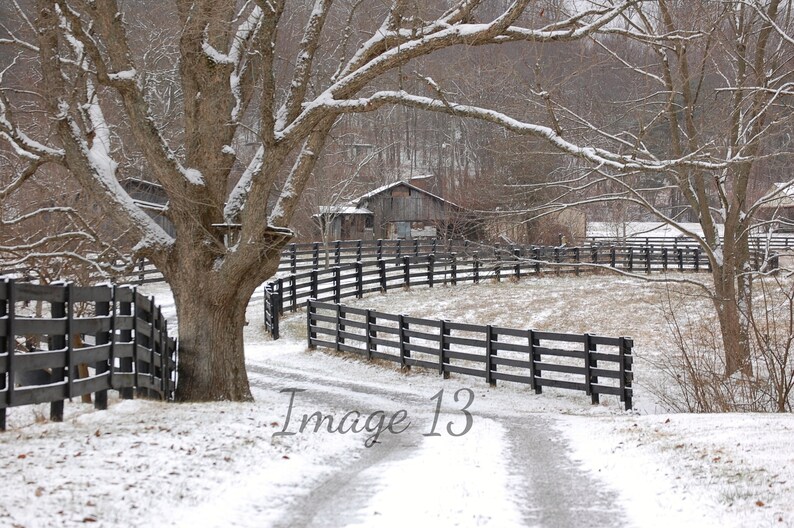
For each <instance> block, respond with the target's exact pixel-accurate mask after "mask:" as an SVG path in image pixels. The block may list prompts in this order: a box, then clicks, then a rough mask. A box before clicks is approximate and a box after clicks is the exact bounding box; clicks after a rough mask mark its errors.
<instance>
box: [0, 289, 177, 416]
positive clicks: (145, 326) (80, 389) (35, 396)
mask: <svg viewBox="0 0 794 528" xmlns="http://www.w3.org/2000/svg"><path fill="white" fill-rule="evenodd" d="M20 340H22V341H23V342H20ZM177 348H178V347H177V342H176V340H175V339H173V338H171V337H169V335H168V328H167V323H166V321H165V319H164V318H163V315H162V312H161V310H160V307H159V306H156V305H155V304H154V298H153V297H148V298H147V297H144V296H143V295H141V294H140V293H138V292H137V291H136V289H135V288H129V287H120V286H92V287H78V286H74V285H72V284H51V285H46V286H45V285H36V284H29V283H25V282H18V281H15V280H14V279H9V278H0V430H5V427H6V409H7V408H9V407H17V406H22V405H31V404H36V403H46V402H49V403H50V404H51V405H50V417H51V419H52V420H53V421H62V420H63V406H64V400H66V399H71V398H74V397H78V396H86V395H90V394H91V393H94V405H95V407H96V408H98V409H104V408H106V407H107V391H108V390H110V389H113V390H118V391H119V392H120V394H121V397H122V398H124V399H130V398H132V397H133V395H134V393H136V392H137V394H138V395H141V396H149V397H159V398H162V399H166V400H167V399H171V398H172V397H173V391H174V389H175V384H176V364H177Z"/></svg>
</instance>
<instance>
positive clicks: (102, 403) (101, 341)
mask: <svg viewBox="0 0 794 528" xmlns="http://www.w3.org/2000/svg"><path fill="white" fill-rule="evenodd" d="M108 290H110V292H111V302H113V303H114V305H115V301H114V299H115V297H116V287H115V286H113V288H110V287H108ZM110 305H111V303H110V302H106V301H102V302H97V303H96V314H95V315H96V316H97V317H108V316H111V311H110ZM115 311H116V310H115V306H114V307H113V312H115ZM114 315H115V314H114ZM115 319H116V318H115V316H111V318H110V331H109V332H97V334H96V341H95V343H96V344H97V345H109V350H108V354H107V359H104V360H100V361H97V362H96V364H95V365H94V369H95V371H96V375H97V376H100V375H102V374H105V373H106V372H108V363H110V364H111V365H112V364H113V361H114V358H113V341H115V328H116V327H115ZM109 377H110V378H111V379H112V378H113V375H112V374H110V375H109ZM108 385H110V386H112V383H111V382H108ZM107 407H108V391H107V390H101V391H97V392H96V393H95V394H94V408H95V409H98V410H100V411H102V410H105V409H107Z"/></svg>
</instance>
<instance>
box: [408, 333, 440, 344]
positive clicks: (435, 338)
mask: <svg viewBox="0 0 794 528" xmlns="http://www.w3.org/2000/svg"><path fill="white" fill-rule="evenodd" d="M404 334H405V336H406V337H410V338H417V339H424V340H426V341H433V342H437V341H439V340H440V339H441V337H440V336H439V335H438V334H429V333H427V332H421V331H419V330H405V332H404Z"/></svg>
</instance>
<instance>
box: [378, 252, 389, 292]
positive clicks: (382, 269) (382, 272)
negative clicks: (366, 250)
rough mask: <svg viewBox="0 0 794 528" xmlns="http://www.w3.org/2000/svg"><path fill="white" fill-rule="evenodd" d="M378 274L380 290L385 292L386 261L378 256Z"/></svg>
mask: <svg viewBox="0 0 794 528" xmlns="http://www.w3.org/2000/svg"><path fill="white" fill-rule="evenodd" d="M378 274H379V276H380V292H381V293H386V286H387V285H386V261H385V260H383V259H382V258H380V257H379V258H378Z"/></svg>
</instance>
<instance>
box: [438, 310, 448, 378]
mask: <svg viewBox="0 0 794 528" xmlns="http://www.w3.org/2000/svg"><path fill="white" fill-rule="evenodd" d="M448 323H449V321H447V320H446V319H442V320H441V330H440V332H439V345H438V346H439V350H438V373H439V374H441V375H442V376H443V377H444V379H449V370H447V365H449V357H448V356H447V351H448V350H449V340H448V338H449V335H450V330H449V326H448Z"/></svg>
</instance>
